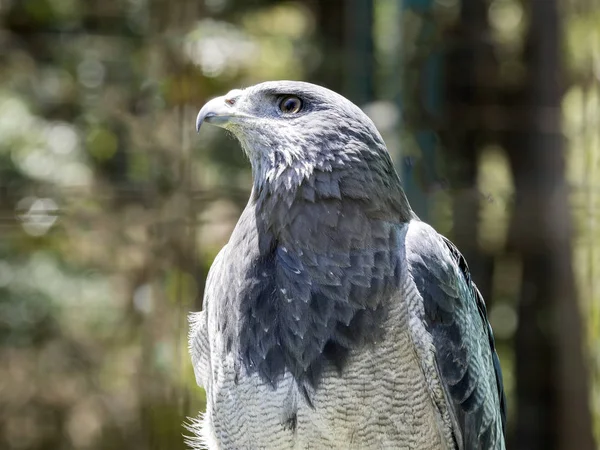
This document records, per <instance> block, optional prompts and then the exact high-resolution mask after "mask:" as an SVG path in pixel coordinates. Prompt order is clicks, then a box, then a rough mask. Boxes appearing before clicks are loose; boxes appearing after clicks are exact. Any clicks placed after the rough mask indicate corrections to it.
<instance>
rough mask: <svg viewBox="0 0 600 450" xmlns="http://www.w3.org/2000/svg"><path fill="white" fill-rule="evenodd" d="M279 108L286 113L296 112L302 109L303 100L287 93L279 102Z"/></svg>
mask: <svg viewBox="0 0 600 450" xmlns="http://www.w3.org/2000/svg"><path fill="white" fill-rule="evenodd" d="M279 109H280V111H281V112H282V113H284V114H296V113H297V112H299V111H300V110H301V109H302V100H300V99H299V98H298V97H296V96H294V95H287V96H285V97H283V98H282V99H281V101H280V102H279Z"/></svg>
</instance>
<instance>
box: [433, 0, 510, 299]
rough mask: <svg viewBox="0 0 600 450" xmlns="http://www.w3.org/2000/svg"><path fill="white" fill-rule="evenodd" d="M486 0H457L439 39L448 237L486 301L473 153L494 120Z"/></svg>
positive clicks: (489, 264) (488, 276)
mask: <svg viewBox="0 0 600 450" xmlns="http://www.w3.org/2000/svg"><path fill="white" fill-rule="evenodd" d="M488 6H489V5H488V1H486V0H463V1H462V3H461V8H460V19H459V20H458V21H457V26H456V27H454V29H452V30H449V32H448V33H447V35H446V38H447V39H446V40H445V42H446V43H447V44H446V45H447V46H448V48H447V51H446V70H447V71H446V76H445V82H446V90H445V94H446V95H445V101H444V106H445V112H446V114H445V121H444V123H445V125H446V127H447V128H446V129H445V130H443V132H442V133H441V138H442V140H443V143H444V153H445V155H444V156H445V168H446V172H447V173H448V176H449V179H450V186H451V189H452V192H453V193H454V196H453V197H454V198H453V200H454V210H453V223H454V228H453V239H454V241H455V243H456V245H457V246H458V248H460V250H461V252H462V253H463V254H464V256H465V257H466V259H467V261H468V262H469V267H470V268H471V272H472V274H473V278H474V279H475V282H476V283H477V285H478V286H479V289H480V290H481V292H482V294H483V297H484V298H485V299H486V301H487V302H488V303H489V302H491V299H492V296H491V282H492V274H493V261H494V260H493V257H492V255H485V254H483V253H482V251H481V248H480V246H479V244H478V242H477V234H478V225H479V211H480V199H481V193H480V192H479V191H478V188H477V170H478V158H479V155H480V151H481V149H482V147H483V146H484V145H486V144H489V143H490V142H491V141H492V140H493V136H492V133H493V131H492V130H493V129H494V128H495V126H494V125H495V124H490V123H489V120H488V119H487V118H488V117H489V115H486V114H485V111H486V109H488V107H489V106H490V105H492V104H494V102H495V98H496V92H497V90H496V87H497V82H496V74H497V72H498V64H497V61H496V59H495V58H494V48H493V45H492V43H491V39H490V30H489V24H488Z"/></svg>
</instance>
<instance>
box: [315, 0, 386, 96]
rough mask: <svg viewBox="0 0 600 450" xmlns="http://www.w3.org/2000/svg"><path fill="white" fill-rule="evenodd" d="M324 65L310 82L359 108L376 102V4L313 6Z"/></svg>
mask: <svg viewBox="0 0 600 450" xmlns="http://www.w3.org/2000/svg"><path fill="white" fill-rule="evenodd" d="M310 6H311V7H312V11H313V13H314V15H315V18H316V20H317V30H318V31H319V32H320V34H319V35H317V40H318V45H319V47H320V48H321V54H322V61H321V64H320V65H319V67H318V68H317V70H316V71H315V73H314V74H313V75H312V77H311V79H310V81H312V82H314V83H317V84H321V85H323V86H326V87H328V88H329V89H332V90H334V91H337V92H339V93H340V94H342V95H344V96H345V97H348V98H349V99H350V100H352V101H353V102H354V103H356V104H357V105H359V106H363V105H364V104H365V103H368V102H370V101H372V100H373V99H374V86H373V76H374V71H375V60H374V52H373V7H374V4H373V0H347V1H341V0H331V1H326V2H325V1H313V2H310Z"/></svg>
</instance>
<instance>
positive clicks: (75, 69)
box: [0, 0, 600, 450]
mask: <svg viewBox="0 0 600 450" xmlns="http://www.w3.org/2000/svg"><path fill="white" fill-rule="evenodd" d="M373 4H374V8H375V11H374V30H373V34H374V58H375V61H376V63H375V71H376V75H375V85H376V86H375V88H374V92H375V96H376V98H375V99H373V100H377V101H376V102H373V103H372V104H369V105H361V106H365V108H366V109H367V110H369V111H370V112H371V113H372V114H371V115H372V117H373V119H374V120H375V121H376V122H377V124H378V126H379V128H380V129H381V131H382V133H383V135H384V137H385V138H386V141H387V142H388V145H389V147H390V151H391V152H392V154H393V156H394V158H395V159H396V161H397V162H398V163H399V164H401V163H402V161H403V159H402V158H403V157H406V156H410V157H411V158H414V161H415V164H414V167H415V168H417V169H416V170H420V169H419V168H423V167H425V168H427V167H429V166H428V165H427V164H428V162H427V161H425V160H424V158H423V156H422V153H421V151H420V148H419V145H418V144H417V143H416V140H415V134H414V129H413V128H411V123H413V122H411V119H413V118H414V117H415V116H419V111H418V107H415V108H416V109H415V108H413V106H414V105H413V103H411V102H410V98H411V97H410V96H409V95H408V93H407V92H406V91H408V90H410V89H411V86H412V87H413V88H414V91H415V92H419V89H418V88H419V79H418V78H419V72H418V67H419V64H420V63H419V61H423V57H424V56H423V55H425V56H426V55H428V54H429V53H430V52H431V51H432V49H434V48H436V46H439V45H440V40H439V37H440V33H439V32H435V29H433V28H432V30H431V32H428V31H427V30H426V28H427V27H431V26H432V24H437V26H439V27H440V29H443V27H446V26H451V24H452V23H453V22H454V21H456V20H457V8H458V3H457V2H456V1H452V0H450V1H446V0H444V1H442V0H439V1H436V2H433V3H432V5H433V6H432V9H431V11H433V13H432V15H430V14H427V15H423V14H422V11H421V12H419V11H417V12H414V11H404V12H403V11H402V8H401V5H400V2H397V1H395V0H375V1H374V3H373ZM319 13H321V14H322V13H323V12H322V10H320V9H319V6H318V5H317V6H315V3H314V2H308V1H307V2H274V1H268V0H262V1H259V0H255V1H250V2H245V1H241V0H205V1H204V2H198V1H191V0H182V1H179V2H151V1H149V0H128V1H125V0H103V1H85V0H4V1H1V0H0V19H1V20H0V65H1V67H2V69H3V70H2V71H0V227H1V231H0V232H1V233H2V234H1V237H2V239H0V362H1V363H0V405H2V406H1V407H0V448H2V449H7V450H11V449H15V450H16V449H39V450H42V449H70V448H78V449H79V448H81V449H104V448H111V449H117V448H127V449H131V450H135V449H163V448H169V449H179V448H185V447H184V443H183V438H182V434H185V433H186V431H185V429H184V428H183V427H182V423H184V422H185V420H186V417H187V416H193V415H195V414H196V412H197V411H200V410H202V408H203V405H204V400H205V399H204V393H203V392H202V390H201V389H199V388H197V387H196V385H195V380H194V376H193V371H192V369H191V366H190V362H189V358H188V357H187V341H186V339H187V337H186V333H187V323H186V315H187V313H188V312H189V311H191V310H198V309H200V307H201V296H202V291H203V283H204V280H205V278H206V274H207V271H208V268H209V267H210V264H211V262H212V259H213V258H214V256H215V255H216V253H217V252H218V250H219V249H220V248H221V247H222V245H223V244H224V243H225V242H226V241H227V238H228V236H229V233H230V232H231V230H232V227H233V226H234V224H235V222H236V220H237V217H238V215H239V212H240V210H241V208H243V206H244V204H245V202H246V200H247V195H248V189H249V186H250V174H249V170H248V164H247V163H246V161H245V157H244V156H243V154H242V152H241V151H239V148H238V146H237V144H236V143H235V141H234V140H233V139H231V138H230V137H228V136H226V135H225V134H224V133H222V132H221V131H219V130H215V129H211V128H207V129H206V130H204V129H203V132H202V138H201V139H197V138H196V136H195V130H194V118H195V114H196V112H197V110H198V108H199V107H200V106H201V105H202V104H203V102H205V101H206V100H208V99H209V98H211V97H212V96H215V95H218V94H222V93H224V92H226V91H227V90H229V89H231V88H234V87H240V86H247V85H250V84H253V83H255V82H258V81H263V80H266V79H309V80H310V79H318V78H319V77H321V78H323V74H320V73H319V71H320V70H322V67H326V64H325V63H326V62H327V60H328V59H330V58H332V57H335V56H336V55H331V54H330V53H327V51H330V49H331V43H330V42H328V41H327V31H328V30H327V29H323V27H322V23H323V21H322V20H320V19H319V16H318V14H319ZM489 20H490V23H491V25H492V39H493V40H494V43H495V50H496V52H497V54H496V57H497V58H498V60H499V64H500V66H499V67H500V72H499V76H500V77H501V79H502V80H503V82H504V83H506V84H507V85H510V84H511V83H517V82H518V80H519V79H520V77H521V76H522V71H523V67H522V66H521V65H520V62H519V59H518V54H519V53H520V51H521V50H522V48H521V46H522V38H523V30H524V29H525V27H526V22H527V12H526V11H525V10H524V8H523V6H522V4H521V3H520V2H518V1H513V0H494V1H492V2H491V6H490V8H489ZM564 20H565V23H564V25H565V30H566V33H565V56H566V62H567V70H568V77H569V80H568V81H569V83H568V85H569V89H568V91H567V93H566V95H565V98H564V108H563V109H564V123H565V135H566V136H567V138H568V142H569V155H568V163H569V164H568V177H569V181H570V182H571V185H572V187H573V194H572V199H573V216H574V217H575V219H576V225H577V230H576V232H577V234H576V239H575V241H574V248H573V252H574V255H575V262H576V273H577V277H578V282H579V293H580V297H581V299H582V302H581V304H582V308H583V311H584V315H585V317H586V318H588V336H589V341H588V343H589V348H590V349H591V352H590V364H591V366H592V373H593V380H594V384H593V392H592V399H593V402H592V404H593V407H594V412H595V414H596V416H595V417H596V424H597V429H596V433H597V436H599V437H600V350H599V349H600V286H599V283H600V281H599V280H600V244H599V243H600V240H599V239H598V235H599V234H600V226H599V221H600V195H599V193H600V184H599V182H600V129H599V127H598V125H597V124H598V123H599V122H600V88H599V84H598V83H599V79H600V72H599V70H600V69H599V68H600V59H599V58H600V31H599V30H600V6H598V5H595V4H593V3H592V2H587V1H585V0H572V1H571V2H567V3H565V19H564ZM400 24H402V25H403V28H400ZM350 28H351V27H350ZM424 30H425V31H424ZM438 31H439V30H438ZM419 36H420V37H419ZM417 37H419V38H418V39H417ZM326 49H329V50H326ZM340 51H341V50H340ZM345 51H346V53H343V55H344V57H345V58H352V57H353V56H352V55H353V54H352V53H351V52H349V53H348V50H347V49H346V50H345ZM338 56H339V55H338ZM411 64H412V65H411ZM403 65H404V66H403ZM401 66H402V67H403V68H402V73H403V74H404V75H402V76H404V80H405V81H404V83H405V84H404V85H403V86H404V88H403V89H404V92H403V93H404V96H405V98H407V99H409V100H407V101H406V104H404V105H403V106H404V107H405V110H404V111H403V117H401V116H400V113H399V111H398V109H397V103H395V100H396V99H397V97H399V96H400V95H401V94H402V92H401V90H402V89H401V85H402V83H401V78H402V77H401V73H400V69H401ZM415 67H416V68H417V69H415ZM332 87H334V88H337V89H338V90H340V89H342V87H341V86H332ZM345 93H346V94H347V95H350V96H351V94H352V93H351V92H345ZM401 119H404V123H405V124H407V126H405V127H404V128H402V129H400V120H401ZM425 172H426V170H425V169H423V173H425ZM423 177H425V178H426V175H423ZM426 184H427V181H426V180H425V181H423V186H424V185H426ZM425 188H426V186H425ZM425 188H424V190H427V189H425ZM477 189H478V191H479V193H478V195H481V196H482V198H484V199H485V201H483V202H482V208H481V212H480V217H479V224H478V235H477V236H476V240H477V242H478V244H479V245H480V246H481V248H483V249H485V250H486V251H488V252H490V253H495V254H501V253H502V252H503V251H504V245H505V240H506V233H507V228H508V222H509V218H510V212H511V208H512V205H511V199H512V193H513V186H512V179H511V174H510V168H509V166H508V162H507V160H506V156H505V152H504V149H502V148H501V147H499V146H490V147H487V148H485V149H484V151H483V152H482V156H481V158H480V160H479V161H478V176H477ZM425 195H426V197H427V199H428V200H429V201H431V203H432V205H433V206H432V207H431V211H432V217H431V220H432V221H433V222H434V223H435V224H436V225H437V226H438V228H439V229H440V230H441V231H442V232H445V233H451V232H452V229H453V223H452V220H453V219H452V213H451V211H452V202H453V198H454V197H453V195H454V192H453V191H452V190H451V189H450V190H448V189H437V190H435V189H434V190H427V192H426V194H425ZM518 273H519V272H518V261H514V260H513V259H511V257H510V255H505V256H503V257H502V258H500V259H499V263H498V264H497V265H496V268H495V272H494V281H493V289H492V293H493V304H494V307H493V308H492V309H491V311H490V315H491V320H492V322H493V326H494V328H495V330H496V333H497V335H498V340H499V347H500V351H501V354H502V358H503V366H504V370H505V374H506V375H505V380H506V383H507V386H508V390H509V395H513V394H512V387H513V385H514V379H513V376H512V355H511V351H510V348H511V347H510V340H511V337H512V335H513V334H514V330H515V328H516V324H517V321H518V317H517V316H516V312H515V301H516V298H517V295H518V286H519V282H520V280H519V276H518Z"/></svg>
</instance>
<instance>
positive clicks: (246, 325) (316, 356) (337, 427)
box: [189, 81, 506, 450]
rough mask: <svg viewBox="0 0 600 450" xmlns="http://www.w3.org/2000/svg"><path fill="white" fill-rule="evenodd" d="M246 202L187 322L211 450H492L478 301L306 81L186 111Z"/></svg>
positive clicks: (362, 135)
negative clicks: (231, 167) (226, 147)
mask: <svg viewBox="0 0 600 450" xmlns="http://www.w3.org/2000/svg"><path fill="white" fill-rule="evenodd" d="M204 122H206V123H210V124H213V125H218V126H220V127H223V128H225V129H226V130H228V131H229V132H231V133H232V134H233V135H234V136H235V137H236V138H237V139H238V140H239V142H240V143H241V146H242V148H243V149H244V151H245V153H246V154H247V156H248V158H249V159H250V163H251V166H252V174H253V187H252V192H251V195H250V199H249V201H248V204H247V206H246V208H245V209H244V211H243V213H242V215H241V217H240V219H239V221H238V223H237V225H236V227H235V229H234V231H233V233H232V235H231V238H230V240H229V242H228V244H227V245H226V246H225V247H224V248H223V249H222V250H221V252H220V253H219V254H218V256H217V257H216V259H215V261H214V263H213V265H212V267H211V269H210V272H209V275H208V279H207V283H206V290H205V295H204V305H203V310H202V311H201V312H199V313H193V314H192V315H191V319H190V341H189V344H190V353H191V357H192V362H193V367H194V372H195V375H196V380H197V382H198V384H199V385H200V386H202V387H204V389H205V390H206V403H207V406H206V412H205V413H204V414H203V415H200V417H199V418H198V419H195V420H194V421H193V423H192V424H191V425H190V428H191V429H192V430H193V431H194V432H195V437H193V438H191V445H192V446H195V447H196V448H208V449H309V448H310V449H344V450H345V449H417V450H441V449H444V450H451V449H453V450H479V449H481V450H489V449H494V450H496V449H504V448H505V443H504V423H505V415H506V414H505V412H506V408H505V400H504V390H503V384H502V375H501V370H500V364H499V360H498V356H497V354H496V351H495V348H494V339H493V336H492V330H491V328H490V325H489V323H488V320H487V313H486V309H485V304H484V301H483V298H482V297H481V295H480V293H479V291H478V290H477V288H476V286H475V284H474V283H473V281H472V280H471V277H470V275H469V270H468V267H467V264H466V262H465V260H464V258H463V257H462V255H461V254H460V253H459V251H458V250H457V249H456V247H455V246H454V245H453V244H452V243H451V242H450V241H449V240H447V239H446V238H444V237H443V236H441V235H439V234H438V233H437V232H436V231H435V230H434V229H433V228H432V227H430V226H429V225H427V224H426V223H424V222H422V221H420V220H419V218H418V217H417V216H416V215H415V214H414V213H413V211H412V210H411V207H410V205H409V203H408V201H407V198H406V196H405V194H404V192H403V189H402V184H401V182H400V179H399V177H398V175H397V173H396V171H395V170H394V166H393V164H392V160H391V158H390V156H389V154H388V151H387V149H386V147H385V144H384V142H383V140H382V138H381V135H380V134H379V132H378V131H377V129H376V128H375V125H374V124H373V122H372V121H371V120H370V119H369V118H368V117H367V116H366V115H365V114H364V113H363V112H362V111H361V110H360V108H358V107H357V106H356V105H354V104H353V103H351V102H350V101H349V100H347V99H346V98H344V97H342V96H341V95H338V94H336V93H334V92H332V91H330V90H328V89H326V88H323V87H319V86H316V85H313V84H309V83H302V82H292V81H274V82H266V83H262V84H258V85H256V86H253V87H249V88H247V89H243V90H239V89H236V90H233V91H231V92H229V93H228V94H226V95H225V96H223V97H218V98H215V99H213V100H211V101H209V102H208V103H207V104H206V105H205V106H204V107H203V108H202V109H201V111H200V112H199V114H198V117H197V121H196V127H197V129H198V131H199V130H200V126H201V125H202V124H203V123H204Z"/></svg>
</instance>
